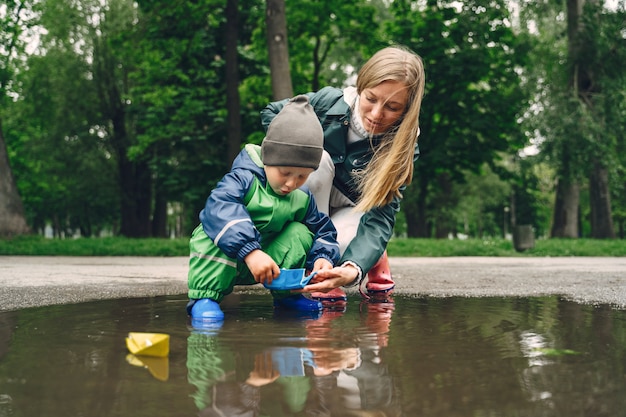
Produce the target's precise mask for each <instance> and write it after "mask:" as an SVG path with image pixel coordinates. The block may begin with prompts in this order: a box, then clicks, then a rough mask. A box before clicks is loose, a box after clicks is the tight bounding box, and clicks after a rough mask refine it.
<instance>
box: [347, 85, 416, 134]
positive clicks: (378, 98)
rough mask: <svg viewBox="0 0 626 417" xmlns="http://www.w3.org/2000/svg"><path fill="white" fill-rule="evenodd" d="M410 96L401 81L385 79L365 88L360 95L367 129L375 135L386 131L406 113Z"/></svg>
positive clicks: (360, 104)
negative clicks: (374, 85)
mask: <svg viewBox="0 0 626 417" xmlns="http://www.w3.org/2000/svg"><path fill="white" fill-rule="evenodd" d="M408 97H409V93H408V91H407V88H406V86H405V85H404V84H403V83H401V82H400V81H383V82H382V83H380V84H378V85H377V86H376V87H372V88H366V89H364V90H363V91H362V92H361V95H360V96H359V112H360V113H361V118H362V119H363V120H362V122H363V127H364V128H365V130H367V131H368V132H369V133H371V134H373V135H378V134H380V133H384V132H386V131H387V130H388V129H389V128H390V127H391V126H393V124H394V123H396V122H397V121H398V119H400V118H401V117H402V115H403V114H404V110H405V109H406V106H407V100H408Z"/></svg>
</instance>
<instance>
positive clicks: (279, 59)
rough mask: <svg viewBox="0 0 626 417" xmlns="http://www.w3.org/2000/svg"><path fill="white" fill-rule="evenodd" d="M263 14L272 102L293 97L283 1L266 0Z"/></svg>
mask: <svg viewBox="0 0 626 417" xmlns="http://www.w3.org/2000/svg"><path fill="white" fill-rule="evenodd" d="M265 13H266V15H265V27H266V29H265V30H266V31H267V50H268V55H269V63H270V74H271V77H272V98H273V100H281V99H284V98H288V97H292V96H293V86H292V84H291V73H290V70H289V46H288V38H287V18H286V15H285V0H266V12H265Z"/></svg>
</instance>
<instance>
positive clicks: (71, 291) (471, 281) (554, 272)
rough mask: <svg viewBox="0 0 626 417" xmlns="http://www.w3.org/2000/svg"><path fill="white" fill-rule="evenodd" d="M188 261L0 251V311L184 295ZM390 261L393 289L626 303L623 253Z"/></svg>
mask: <svg viewBox="0 0 626 417" xmlns="http://www.w3.org/2000/svg"><path fill="white" fill-rule="evenodd" d="M187 259H188V258H187V257H169V258H163V257H31V256H1V257H0V311H2V310H17V309H21V308H27V307H38V306H45V305H53V304H72V303H80V302H86V301H93V300H100V299H113V298H135V297H146V296H158V295H177V294H184V293H186V291H187ZM390 262H391V270H392V273H393V274H394V278H395V280H396V293H397V294H406V295H419V296H432V297H452V296H461V297H487V296H506V297H517V296H519V297H526V296H544V295H559V296H563V297H565V298H567V299H570V300H572V301H576V302H579V303H584V304H610V305H613V306H616V307H620V308H623V307H626V258H623V257H622V258H612V257H611V258H609V257H567V258H565V257H564V258H515V257H510V258H507V257H497V258H492V257H450V258H394V257H392V258H390ZM236 291H237V290H236ZM351 291H356V290H354V289H352V290H351Z"/></svg>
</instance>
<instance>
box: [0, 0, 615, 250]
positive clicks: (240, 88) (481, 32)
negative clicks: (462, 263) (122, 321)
mask: <svg viewBox="0 0 626 417" xmlns="http://www.w3.org/2000/svg"><path fill="white" fill-rule="evenodd" d="M625 17H626V12H625V6H624V1H617V2H615V1H611V2H602V1H589V0H588V1H586V2H585V1H582V0H567V1H554V0H550V1H548V0H541V1H504V0H493V1H464V2H458V1H430V0H424V1H401V0H397V1H384V0H371V1H365V0H316V1H310V0H297V1H296V0H286V1H275V0H267V1H258V0H198V1H164V0H139V1H130V0H72V1H66V0H63V1H61V0H24V1H16V0H9V1H8V2H5V3H4V4H3V5H0V39H1V42H0V236H2V237H4V238H5V241H4V242H3V244H2V245H1V246H0V247H1V248H3V252H2V253H5V254H7V253H12V252H11V251H15V250H19V249H18V246H19V245H17V244H16V242H18V241H19V242H22V244H23V245H26V247H28V246H29V245H32V244H33V242H38V241H37V240H33V238H32V235H37V236H44V235H46V234H47V235H48V236H49V237H55V238H69V237H78V236H81V237H103V238H110V237H121V238H122V239H123V238H142V239H143V238H172V239H171V240H174V241H178V242H182V245H184V242H185V241H186V240H187V237H188V236H189V234H190V232H191V230H192V229H193V228H194V227H195V226H196V225H197V223H198V212H199V210H200V209H201V208H202V207H203V205H204V202H205V199H206V197H207V196H208V194H209V192H210V191H211V189H212V187H213V186H215V184H216V183H217V181H218V180H219V179H220V178H221V177H222V175H223V174H224V173H225V172H227V170H228V169H229V166H230V163H231V161H232V160H233V158H234V155H236V153H237V152H238V151H239V149H241V147H242V145H243V144H245V143H249V142H253V143H260V141H261V140H262V139H263V133H262V128H261V124H260V118H259V111H260V110H261V109H262V108H263V107H264V106H265V105H266V104H267V103H268V102H269V101H272V100H275V99H279V98H284V97H289V96H292V95H294V94H298V93H303V92H309V91H316V90H318V89H319V88H321V87H323V86H326V85H333V86H337V87H342V86H345V85H348V84H350V83H351V82H353V81H354V77H355V73H356V71H357V70H358V68H359V67H360V65H362V64H363V63H364V62H365V60H367V58H369V56H371V55H372V54H373V53H374V52H375V51H376V50H378V49H380V48H381V47H384V46H387V45H390V44H401V45H405V46H407V47H409V48H411V49H412V50H414V51H415V52H417V53H418V54H419V55H420V56H421V57H422V58H423V60H424V64H425V69H426V94H425V97H424V101H423V104H422V114H421V117H420V127H421V135H420V140H419V144H420V149H421V157H420V159H419V160H418V161H417V163H416V165H415V176H414V180H413V183H412V184H411V185H410V186H409V187H408V188H407V189H406V191H405V193H404V201H403V204H402V211H401V213H400V215H399V218H398V223H397V226H396V230H395V234H396V236H397V237H398V238H420V240H419V242H428V241H430V242H431V243H430V244H429V243H420V245H423V246H420V249H419V250H421V251H422V252H421V253H422V254H423V253H424V251H427V248H430V247H435V248H440V249H439V250H440V254H443V253H445V251H444V250H443V249H441V248H442V246H435V245H434V244H433V243H432V242H433V241H436V240H442V239H432V238H460V239H459V240H461V239H466V238H467V240H472V239H477V241H478V243H475V244H473V243H472V244H471V245H473V246H472V247H473V248H474V250H476V248H485V247H487V248H489V247H499V245H509V246H506V250H508V249H509V248H510V243H507V242H508V241H510V240H511V237H512V234H514V232H515V230H516V228H518V227H520V226H525V227H531V228H532V230H533V233H534V235H535V236H536V237H537V238H538V239H544V238H546V239H545V240H550V239H552V240H554V241H555V242H558V244H559V245H561V246H560V247H561V248H562V247H563V245H566V246H567V245H568V244H569V243H567V242H568V241H569V240H578V241H580V240H587V239H591V243H585V246H587V247H588V248H593V247H594V244H593V242H594V240H596V239H602V240H612V241H613V242H612V243H610V244H609V246H596V247H599V248H613V250H614V251H613V252H611V250H608V253H607V252H602V253H598V254H607V255H609V254H611V253H614V254H616V255H620V256H623V255H624V253H623V252H624V249H623V247H624V245H623V238H624V222H625V220H626V181H625V178H626V175H624V174H625V173H624V170H625V169H624V168H625V166H626V152H625V149H624V147H625V143H624V120H626V73H625V72H624V70H623V68H624V67H626V48H625V47H624V46H625V43H626V33H625V29H624V28H625V25H624V23H625V22H626V19H625ZM20 236H27V238H26V239H21V240H19V239H18V240H14V241H13V242H10V240H11V239H16V237H20ZM6 238H8V239H9V241H6ZM615 238H619V239H622V240H616V239H615ZM48 240H61V239H48ZM64 240H67V239H64ZM446 240H447V239H446ZM402 241H403V240H402V239H399V240H398V242H402ZM7 242H8V243H12V245H10V244H7ZM103 242H107V240H106V239H103ZM117 242H123V240H121V241H120V240H117ZM490 242H491V243H490ZM494 242H495V243H494ZM618 242H619V243H618ZM409 244H410V243H409ZM413 244H414V245H415V244H416V243H413ZM81 245H82V246H83V247H90V246H89V245H85V244H84V242H83V243H82V244H81ZM93 245H95V246H97V245H100V244H98V243H96V244H93ZM105 245H106V244H105ZM407 245H408V244H407ZM122 246H123V245H122ZM131 246H140V245H137V242H136V241H132V243H131ZM398 246H401V245H399V244H398ZM48 247H50V246H48ZM11 248H14V249H11ZM75 250H76V251H78V250H79V249H78V247H77V248H76V249H75ZM591 250H593V249H591ZM595 250H596V251H603V250H607V249H595ZM177 251H178V250H177ZM563 251H565V253H566V254H568V253H569V254H570V255H571V254H575V253H571V251H570V252H568V250H567V249H564V250H561V253H563ZM25 252H28V250H25ZM96 252H97V251H96ZM391 252H392V250H391V248H390V253H391ZM97 253H99V252H97ZM97 253H93V254H97ZM176 254H180V253H179V252H176Z"/></svg>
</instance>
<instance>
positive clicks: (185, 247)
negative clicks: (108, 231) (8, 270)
mask: <svg viewBox="0 0 626 417" xmlns="http://www.w3.org/2000/svg"><path fill="white" fill-rule="evenodd" d="M0 254H1V255H30V256H187V255H189V239H130V238H124V237H111V238H79V239H46V238H44V237H42V236H20V237H18V238H15V239H11V240H0Z"/></svg>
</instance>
